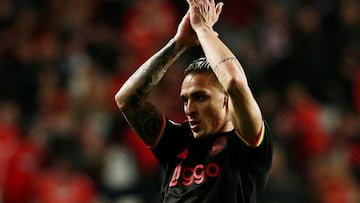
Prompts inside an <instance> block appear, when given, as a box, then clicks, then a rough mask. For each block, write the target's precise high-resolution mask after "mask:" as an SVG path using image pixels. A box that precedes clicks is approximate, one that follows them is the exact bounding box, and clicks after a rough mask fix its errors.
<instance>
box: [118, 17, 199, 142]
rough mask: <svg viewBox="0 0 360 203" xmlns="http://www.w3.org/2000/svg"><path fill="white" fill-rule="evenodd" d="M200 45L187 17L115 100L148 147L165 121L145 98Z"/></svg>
mask: <svg viewBox="0 0 360 203" xmlns="http://www.w3.org/2000/svg"><path fill="white" fill-rule="evenodd" d="M197 43H198V42H197V38H196V35H195V32H194V31H193V30H192V28H191V25H190V19H189V13H187V14H186V15H185V16H184V17H183V19H182V21H181V22H180V24H179V26H178V30H177V32H176V35H175V37H174V38H173V39H171V40H170V41H169V42H168V43H167V44H166V45H165V47H163V48H162V49H161V50H160V51H158V52H157V53H155V54H154V55H153V56H152V57H151V58H149V59H148V60H147V61H146V62H145V63H144V64H143V65H141V66H140V67H139V68H138V69H137V70H136V71H135V73H134V74H132V75H131V76H130V78H129V79H128V80H127V81H126V82H125V83H124V85H123V86H122V87H121V88H120V90H119V91H118V92H117V94H116V96H115V101H116V103H117V106H118V107H119V109H120V110H121V111H122V113H123V115H124V117H125V118H126V120H127V122H128V123H129V124H130V126H131V127H132V128H133V129H134V130H135V132H136V133H137V135H139V136H140V137H141V138H142V140H143V141H144V142H145V143H146V144H148V145H150V144H151V143H152V141H153V139H154V137H155V136H156V135H157V133H158V131H159V130H160V128H161V123H162V118H161V113H160V112H159V111H158V110H157V109H156V108H155V106H153V105H152V104H150V103H149V102H147V101H146V98H147V96H148V95H149V93H150V92H151V90H152V89H153V88H154V87H155V86H156V85H157V84H158V83H159V82H160V80H161V79H162V77H163V76H164V74H165V73H166V71H167V70H168V68H169V67H170V66H171V65H172V64H173V63H174V62H175V60H176V59H177V58H178V57H179V56H180V55H181V54H182V53H184V51H186V49H187V48H189V47H191V46H194V45H196V44H197Z"/></svg>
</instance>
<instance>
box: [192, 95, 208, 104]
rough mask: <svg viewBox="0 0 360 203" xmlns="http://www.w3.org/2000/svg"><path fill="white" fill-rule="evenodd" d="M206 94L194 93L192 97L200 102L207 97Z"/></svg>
mask: <svg viewBox="0 0 360 203" xmlns="http://www.w3.org/2000/svg"><path fill="white" fill-rule="evenodd" d="M207 97H208V96H207V95H205V94H203V93H196V94H194V95H193V97H192V98H193V99H194V101H198V102H202V101H205V100H206V99H207Z"/></svg>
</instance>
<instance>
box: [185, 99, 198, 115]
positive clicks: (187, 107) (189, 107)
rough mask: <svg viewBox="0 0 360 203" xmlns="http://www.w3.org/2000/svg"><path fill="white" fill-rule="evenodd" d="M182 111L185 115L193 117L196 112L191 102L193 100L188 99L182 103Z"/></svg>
mask: <svg viewBox="0 0 360 203" xmlns="http://www.w3.org/2000/svg"><path fill="white" fill-rule="evenodd" d="M184 112H185V114H186V116H189V117H193V116H194V115H195V114H196V108H195V105H194V104H193V102H191V101H190V100H188V101H187V102H186V103H185V104H184Z"/></svg>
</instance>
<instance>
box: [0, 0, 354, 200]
mask: <svg viewBox="0 0 360 203" xmlns="http://www.w3.org/2000/svg"><path fill="white" fill-rule="evenodd" d="M223 2H224V3H225V6H224V8H223V13H222V15H221V17H220V19H219V22H218V24H216V26H215V30H216V31H217V32H218V33H219V37H220V38H222V39H223V41H225V42H226V43H227V44H228V45H229V47H230V48H231V49H232V50H233V51H234V53H235V54H236V55H237V57H238V58H239V59H240V61H241V63H242V65H243V66H244V68H245V72H246V73H247V75H248V80H249V84H250V86H251V88H252V89H253V91H254V96H255V97H256V98H257V101H258V102H259V105H260V107H261V108H262V111H263V116H264V118H265V119H266V120H267V122H268V123H269V124H270V127H271V129H272V134H273V137H274V141H275V149H274V150H275V151H274V158H273V167H272V170H271V174H270V177H269V182H268V186H267V189H266V191H265V193H264V195H263V196H262V199H261V201H260V202H262V203H289V202H291V203H359V202H360V1H359V0H263V1H261V0H223ZM186 10H187V4H186V1H185V0H0V202H3V203H26V202H31V203H32V202H34V203H35V202H36V203H58V202H61V203H63V202H67V203H91V202H93V203H96V202H104V203H106V202H109V203H155V202H157V200H158V194H159V189H160V184H161V182H160V180H161V176H162V173H161V168H160V166H159V163H158V162H157V160H156V159H155V158H154V157H153V156H152V154H151V153H150V152H149V150H148V149H147V147H146V146H145V145H144V144H143V143H142V141H141V140H139V138H137V137H136V136H135V135H134V133H133V131H132V130H131V129H130V128H129V126H128V125H127V124H126V122H125V120H124V119H123V117H122V115H121V112H119V111H118V110H117V108H116V106H115V102H114V95H115V93H116V92H117V90H118V88H119V87H120V86H121V84H122V83H123V82H124V81H125V80H126V78H127V77H128V76H129V75H130V74H131V73H132V72H133V71H134V70H136V68H137V67H138V66H139V65H140V64H142V63H143V62H144V61H145V60H146V59H147V58H148V57H150V56H151V55H152V54H153V53H154V52H155V51H157V50H158V49H159V48H160V47H162V46H163V45H164V44H165V43H167V41H168V40H169V39H170V38H171V37H172V36H173V35H174V33H175V31H176V28H177V24H178V22H179V21H180V19H181V17H182V16H183V14H184V13H185V12H186ZM201 55H202V52H201V50H200V49H199V48H193V49H191V50H190V51H189V52H187V53H186V54H185V55H183V56H182V57H181V58H180V60H179V61H178V62H176V64H174V66H173V67H171V69H170V70H169V72H168V73H167V74H166V76H165V78H164V79H163V80H162V81H161V84H160V86H159V87H157V88H156V89H155V90H154V92H152V94H151V95H150V96H149V98H150V99H151V101H152V102H153V103H154V104H155V105H157V106H158V107H159V108H160V109H161V110H162V111H163V112H165V113H166V114H167V115H168V116H169V117H170V118H171V119H172V120H174V121H178V122H181V121H184V119H185V117H184V115H183V112H182V104H181V101H180V99H176V98H178V95H179V88H180V82H181V80H182V72H183V70H184V68H185V67H186V66H187V64H189V63H190V62H191V61H192V60H193V59H195V58H197V57H199V56H201Z"/></svg>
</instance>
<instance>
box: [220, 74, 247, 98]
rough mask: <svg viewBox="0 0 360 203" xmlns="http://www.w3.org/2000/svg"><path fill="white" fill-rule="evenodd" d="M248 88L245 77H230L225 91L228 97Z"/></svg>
mask: <svg viewBox="0 0 360 203" xmlns="http://www.w3.org/2000/svg"><path fill="white" fill-rule="evenodd" d="M246 88H248V83H247V80H246V78H245V77H243V76H239V77H231V78H230V79H229V80H228V82H227V83H226V85H225V91H226V92H227V93H229V94H230V95H231V94H232V93H235V94H236V93H238V92H239V90H240V91H241V90H243V89H246Z"/></svg>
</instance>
